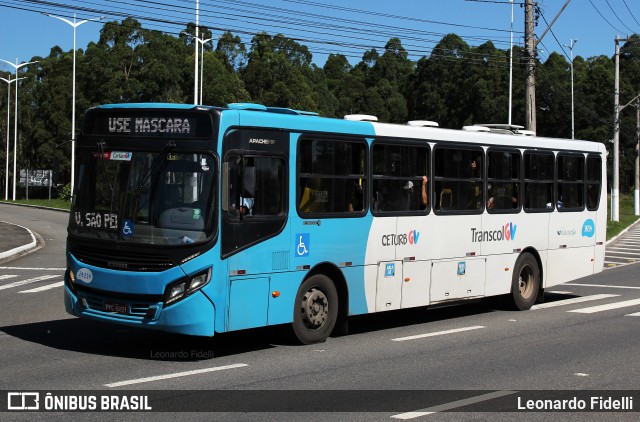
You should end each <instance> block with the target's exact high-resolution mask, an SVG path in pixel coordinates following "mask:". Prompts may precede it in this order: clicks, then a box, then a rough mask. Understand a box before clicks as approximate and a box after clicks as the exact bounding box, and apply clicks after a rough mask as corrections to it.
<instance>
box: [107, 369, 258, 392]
mask: <svg viewBox="0 0 640 422" xmlns="http://www.w3.org/2000/svg"><path fill="white" fill-rule="evenodd" d="M244 366H249V365H247V364H246V363H236V364H233V365H226V366H215V367H213V368H204V369H195V370H193V371H186V372H175V373H173V374H166V375H157V376H155V377H147V378H138V379H133V380H127V381H119V382H113V383H111V384H105V385H104V386H105V387H111V388H113V387H122V386H123V385H131V384H142V383H144V382H152V381H159V380H166V379H171V378H179V377H188V376H189V375H198V374H204V373H207V372H215V371H224V370H226V369H234V368H242V367H244Z"/></svg>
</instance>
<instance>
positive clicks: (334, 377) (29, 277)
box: [0, 204, 640, 421]
mask: <svg viewBox="0 0 640 422" xmlns="http://www.w3.org/2000/svg"><path fill="white" fill-rule="evenodd" d="M0 213H1V214H2V216H3V220H5V221H9V222H12V223H16V224H20V225H23V226H26V227H29V228H30V229H31V230H33V231H34V232H36V233H38V234H39V235H40V236H41V237H42V239H43V240H44V242H45V246H44V247H43V248H41V249H39V250H37V251H35V252H33V253H31V254H29V255H26V256H22V257H20V258H17V259H14V260H12V261H11V262H9V263H4V264H2V265H3V266H2V267H0V321H1V322H0V326H1V327H0V350H1V351H2V356H3V357H2V363H1V364H0V368H1V369H0V375H1V377H0V390H10V391H33V390H39V391H42V390H47V391H49V390H70V392H71V393H74V394H78V393H79V392H82V391H94V392H95V391H98V390H99V391H101V392H107V393H113V392H118V391H122V390H127V391H133V392H134V393H135V392H139V393H140V394H145V393H154V392H156V393H158V394H160V395H161V397H164V399H163V400H162V401H161V402H158V401H157V400H156V402H155V403H154V404H155V405H156V409H158V406H160V408H162V409H166V408H168V409H185V408H186V409H193V410H198V409H202V408H207V406H212V404H211V403H215V400H216V397H217V398H218V399H220V396H215V392H214V393H212V394H213V396H212V395H209V396H206V395H205V396H203V397H200V396H198V395H197V394H195V393H194V392H198V391H204V392H205V393H206V392H207V391H209V390H234V391H237V390H240V391H239V394H241V395H240V396H239V398H238V396H234V397H235V400H236V401H235V403H236V404H235V407H233V406H230V408H224V407H220V408H221V409H223V410H237V411H244V412H245V413H233V414H230V413H225V412H219V413H212V414H206V413H198V412H192V413H180V414H177V413H154V414H153V418H154V420H155V419H159V420H172V419H174V418H176V417H179V418H180V419H181V420H182V419H184V420H229V419H233V420H256V419H259V420H292V421H293V420H300V419H302V418H303V417H304V419H305V420H314V421H315V420H318V421H320V420H349V421H351V420H356V421H358V420H362V421H369V420H386V421H393V420H398V419H401V420H407V419H410V420H416V421H423V420H424V421H427V420H446V421H457V420H487V419H491V420H498V421H501V420H504V421H507V420H513V419H514V418H517V419H519V420H532V421H539V420H558V419H562V420H576V421H578V420H580V421H582V420H594V421H595V420H630V419H632V418H633V419H637V416H638V414H637V413H622V412H618V413H579V412H578V413H575V412H574V413H571V412H569V413H562V414H560V415H559V414H554V413H535V412H524V411H520V412H515V413H514V412H503V413H500V412H492V413H486V411H492V410H493V411H495V410H500V409H504V407H501V406H507V407H506V408H507V409H509V410H513V404H514V403H515V398H516V397H517V396H523V397H525V398H526V397H529V396H531V394H532V393H531V391H530V390H543V392H542V393H541V394H542V397H543V398H544V397H545V396H544V394H551V393H549V392H548V390H554V391H555V390H567V391H568V392H569V393H570V394H574V395H575V394H584V393H581V392H582V391H583V390H598V391H596V392H595V393H597V394H599V395H601V392H600V391H599V390H634V389H637V386H638V381H637V380H638V376H639V375H640V361H639V360H638V358H637V357H638V350H640V335H639V333H640V330H639V328H638V327H639V324H640V271H638V270H639V269H640V267H638V266H637V265H626V266H621V267H617V268H613V269H610V270H607V271H605V272H603V273H600V274H597V275H595V276H591V277H587V278H583V279H580V280H576V281H574V282H572V283H568V284H565V285H562V286H558V287H556V288H552V289H549V291H548V292H547V294H546V301H545V303H544V304H541V305H536V307H535V309H532V310H530V311H527V312H515V311H505V310H502V309H500V308H499V307H496V306H492V305H491V304H487V303H484V302H476V303H469V304H465V305H461V306H455V307H446V308H440V309H431V310H425V309H413V310H406V311H399V312H392V313H381V314H377V315H369V316H361V317H356V318H352V319H351V320H350V334H349V335H347V336H343V337H335V338H330V339H329V340H328V341H327V342H325V343H323V344H319V345H311V346H297V345H293V344H291V343H290V342H289V340H288V338H287V337H286V336H285V335H284V332H283V330H281V329H265V330H250V331H245V332H237V333H231V334H226V335H220V336H216V337H215V338H212V339H203V338H189V337H183V336H177V335H169V334H163V333H155V332H146V331H140V330H135V329H129V328H123V327H119V326H111V325H104V324H99V323H93V322H88V321H83V320H79V319H77V318H73V317H71V316H69V315H67V314H66V313H65V311H64V305H63V288H62V287H61V285H60V282H61V281H62V276H63V273H64V267H65V257H64V245H65V236H66V224H67V218H68V214H65V213H60V212H53V211H47V210H40V209H25V208H17V207H12V206H8V205H2V204H0ZM7 276H15V277H9V278H6V277H7ZM2 277H5V279H2ZM45 277H46V278H45ZM21 281H29V282H28V283H23V284H17V283H18V282H21ZM7 286H9V287H7ZM156 390H161V391H156ZM241 390H258V391H262V390H268V391H267V392H266V393H264V392H263V393H264V394H265V395H264V396H262V397H261V396H258V397H254V396H249V395H246V396H242V394H245V393H243V392H242V391H241ZM285 390H286V391H285ZM334 390H347V391H342V392H341V391H338V392H337V393H336V392H335V391H334ZM379 390H382V391H379ZM423 390H433V391H432V392H430V393H429V394H428V400H426V401H424V400H423V401H420V400H413V399H412V397H413V396H414V395H415V394H416V391H417V392H418V393H420V394H422V393H424V391H423ZM269 391H271V392H272V393H273V394H271V395H270V394H269V393H268V392H269ZM545 391H547V392H546V393H545ZM274 392H275V393H274ZM517 392H520V393H517ZM354 393H355V395H354ZM595 393H594V394H595ZM194 394H195V395H194ZM247 394H248V393H247ZM492 394H493V395H492ZM496 394H497V396H500V395H503V397H502V398H501V397H497V396H496ZM153 397H156V396H153ZM243 397H244V399H246V401H245V402H244V404H243V401H242V400H243ZM423 397H424V395H423ZM551 398H553V397H551ZM232 399H233V398H232ZM462 399H467V401H459V400H462ZM190 400H191V402H190ZM207 400H209V401H210V403H209V404H207ZM422 403H428V405H422ZM505 403H506V404H505ZM419 404H420V406H418V405H419ZM465 404H466V405H467V406H470V407H467V408H465V409H467V410H469V412H460V409H462V408H463V407H464V405H465ZM633 404H634V408H635V409H636V410H635V412H637V411H638V410H637V409H638V408H640V396H638V397H636V399H635V402H634V403H633ZM436 405H443V406H441V407H434V406H436ZM163 406H164V407H163ZM172 406H175V407H172ZM252 406H255V407H252ZM270 406H271V407H270ZM412 406H413V407H412ZM416 406H418V407H416ZM474 406H475V407H474ZM483 406H484V407H483ZM509 406H510V407H509ZM209 409H211V407H209ZM269 409H271V410H277V411H279V412H278V413H266V412H256V413H252V411H256V410H257V411H260V410H269ZM319 409H327V410H329V411H330V410H333V411H334V412H324V413H323V412H319ZM372 409H373V410H376V411H375V412H374V411H371V410H372ZM425 409H426V410H425ZM446 409H449V410H452V411H449V412H443V410H446ZM287 410H288V411H287ZM305 410H307V411H308V412H306V413H305V412H304V411H305ZM336 410H346V411H348V412H340V413H338V412H335V411H336ZM474 410H475V412H474ZM415 411H420V412H417V413H410V412H415ZM247 412H248V413H247ZM431 412H435V413H431ZM61 415H62V414H61V413H54V414H52V413H45V412H42V413H30V414H29V415H28V417H27V415H26V414H24V413H20V412H13V413H8V414H6V415H4V416H2V415H0V418H2V419H3V420H13V419H19V420H34V419H35V420H40V419H42V420H45V419H47V420H50V419H51V418H52V417H60V418H61V419H63V418H64V417H63V416H61ZM114 415H115V414H98V415H97V416H98V418H104V419H105V420H108V419H113V417H114ZM121 416H123V415H122V414H120V416H119V417H121ZM126 417H127V419H129V420H141V421H142V420H148V419H149V414H145V413H137V414H136V413H127V415H126Z"/></svg>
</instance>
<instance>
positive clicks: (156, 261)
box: [71, 249, 175, 272]
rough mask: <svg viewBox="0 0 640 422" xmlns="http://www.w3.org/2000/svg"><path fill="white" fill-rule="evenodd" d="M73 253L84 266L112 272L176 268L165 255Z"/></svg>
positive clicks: (100, 250) (98, 252) (100, 251)
mask: <svg viewBox="0 0 640 422" xmlns="http://www.w3.org/2000/svg"><path fill="white" fill-rule="evenodd" d="M71 253H72V254H73V256H75V257H76V259H77V260H78V261H80V262H82V263H84V264H87V265H93V266H95V267H100V268H109V269H112V270H120V271H141V272H159V271H165V270H168V269H169V268H171V267H174V266H175V265H174V264H173V263H172V262H171V260H170V259H169V257H168V256H164V255H147V254H135V253H131V252H126V253H122V252H118V251H113V250H104V249H83V250H82V251H78V250H76V251H72V252H71Z"/></svg>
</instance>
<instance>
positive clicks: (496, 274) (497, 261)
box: [484, 253, 519, 297]
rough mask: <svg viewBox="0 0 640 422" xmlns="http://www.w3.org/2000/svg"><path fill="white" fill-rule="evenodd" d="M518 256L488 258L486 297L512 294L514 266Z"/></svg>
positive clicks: (505, 255) (506, 255)
mask: <svg viewBox="0 0 640 422" xmlns="http://www.w3.org/2000/svg"><path fill="white" fill-rule="evenodd" d="M518 256H519V254H517V253H511V254H506V253H505V254H499V255H489V256H487V278H486V282H485V289H484V294H485V296H487V297H488V296H497V295H503V294H507V293H509V292H511V280H512V277H513V266H514V265H515V263H516V259H518Z"/></svg>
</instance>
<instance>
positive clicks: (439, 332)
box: [391, 325, 487, 341]
mask: <svg viewBox="0 0 640 422" xmlns="http://www.w3.org/2000/svg"><path fill="white" fill-rule="evenodd" d="M480 328H487V327H485V326H483V325H477V326H475V327H464V328H454V329H453V330H446V331H436V332H434V333H426V334H418V335H415V336H408V337H398V338H392V339H391V341H407V340H416V339H419V338H425V337H434V336H441V335H445V334H453V333H461V332H463V331H471V330H478V329H480Z"/></svg>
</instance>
